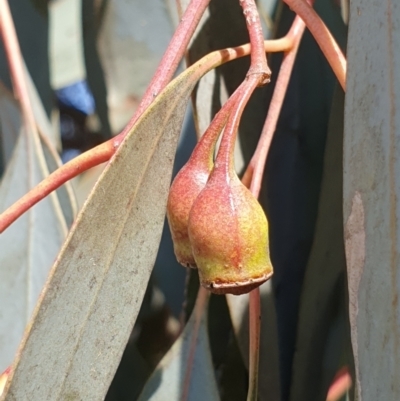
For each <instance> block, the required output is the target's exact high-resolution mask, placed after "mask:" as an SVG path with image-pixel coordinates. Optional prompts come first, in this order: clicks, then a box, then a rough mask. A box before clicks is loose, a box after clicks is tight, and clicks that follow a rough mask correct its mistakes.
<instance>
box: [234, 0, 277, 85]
mask: <svg viewBox="0 0 400 401" xmlns="http://www.w3.org/2000/svg"><path fill="white" fill-rule="evenodd" d="M239 3H240V5H241V6H242V8H243V14H244V16H245V19H246V25H247V30H248V32H249V36H250V43H251V55H250V57H251V64H250V69H249V71H248V73H247V76H249V75H257V76H258V77H259V85H265V84H267V83H269V82H270V78H271V70H270V69H269V67H268V64H267V59H266V57H265V51H264V35H263V31H262V27H261V21H260V16H259V13H258V9H257V6H256V3H255V1H254V0H239Z"/></svg>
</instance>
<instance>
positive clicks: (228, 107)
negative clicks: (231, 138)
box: [190, 86, 241, 168]
mask: <svg viewBox="0 0 400 401" xmlns="http://www.w3.org/2000/svg"><path fill="white" fill-rule="evenodd" d="M240 88H241V86H240V87H239V88H237V89H236V91H235V92H234V93H233V94H232V95H231V97H230V98H229V99H228V100H227V101H226V103H225V104H224V105H223V106H222V108H221V109H220V110H219V112H218V113H217V114H216V115H215V117H214V118H213V120H212V121H211V124H210V126H209V127H208V128H207V130H206V132H205V133H204V135H203V136H202V137H201V138H200V140H199V142H198V143H197V145H196V147H195V148H194V149H193V152H192V155H191V156H190V161H191V162H194V163H195V164H197V163H199V162H203V163H205V164H206V165H207V166H206V167H211V168H212V165H213V164H214V158H213V151H212V147H215V145H216V142H217V140H218V138H219V136H220V134H221V131H222V129H223V128H224V126H225V124H226V122H227V120H228V118H229V115H230V113H231V111H232V108H233V107H234V105H235V104H236V102H237V100H238V98H239V96H240ZM204 156H206V157H207V160H204Z"/></svg>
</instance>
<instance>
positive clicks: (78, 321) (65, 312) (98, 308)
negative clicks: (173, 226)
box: [5, 66, 204, 401]
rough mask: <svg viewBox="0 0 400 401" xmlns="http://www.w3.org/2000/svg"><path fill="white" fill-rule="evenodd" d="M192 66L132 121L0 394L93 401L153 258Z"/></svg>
mask: <svg viewBox="0 0 400 401" xmlns="http://www.w3.org/2000/svg"><path fill="white" fill-rule="evenodd" d="M203 72H204V67H203V70H202V69H201V68H199V67H198V66H196V67H194V68H192V69H191V70H188V71H186V73H184V74H181V76H179V77H178V78H177V79H176V80H175V81H173V82H172V83H171V84H170V85H169V86H168V87H167V88H166V89H165V90H164V91H163V93H162V94H160V96H159V97H158V98H157V99H156V100H155V101H154V103H153V104H152V105H151V106H150V107H149V108H148V109H147V111H146V112H145V113H144V114H143V115H142V117H141V118H140V119H139V121H138V122H137V124H136V125H135V127H134V128H133V129H132V131H131V132H130V133H129V134H128V136H127V137H126V140H125V141H124V143H123V144H121V145H120V147H119V149H118V150H117V152H116V154H115V155H114V157H113V158H112V160H111V161H110V163H109V164H108V165H107V167H106V168H105V170H104V172H103V174H102V175H101V177H100V179H99V181H98V182H97V184H96V186H95V188H94V190H93V192H92V193H91V195H90V196H89V198H88V200H87V202H86V203H85V205H84V207H83V209H82V210H81V213H80V214H79V216H78V218H77V220H76V222H75V224H74V227H73V229H72V231H71V232H70V235H69V237H68V238H67V241H66V243H65V244H64V246H63V249H62V252H61V253H60V255H59V256H58V258H57V261H56V263H55V265H54V266H53V268H52V270H51V273H50V276H49V278H48V281H47V284H46V286H45V289H44V291H43V292H42V294H41V297H40V301H39V304H38V307H37V309H36V311H35V316H34V319H33V321H32V323H31V324H30V326H29V330H28V331H27V332H26V335H25V339H24V341H23V343H22V347H21V349H20V351H19V355H18V359H17V361H16V363H15V365H14V373H13V379H12V381H11V383H10V384H8V385H7V388H6V390H5V392H6V397H5V399H6V400H14V399H23V398H24V397H25V395H26V394H29V395H30V400H31V401H35V400H38V401H39V400H40V401H42V400H45V399H49V400H65V399H68V400H69V399H79V400H102V399H104V396H105V394H106V392H107V389H108V387H109V385H110V382H111V380H112V378H113V375H114V373H115V370H116V369H117V366H118V363H119V360H120V358H121V355H122V352H123V350H124V347H125V344H126V343H127V341H128V337H129V335H130V332H131V330H132V326H133V324H134V322H135V320H136V317H137V313H138V311H139V308H140V304H141V301H142V298H143V295H144V292H145V289H146V284H147V282H148V279H149V276H150V273H151V270H152V267H153V263H154V260H155V257H156V253H157V248H158V244H159V240H160V235H161V230H162V225H163V222H164V215H165V205H166V199H167V194H168V189H169V182H170V177H171V170H172V163H173V159H174V153H175V149H176V144H177V140H178V136H179V132H180V127H181V125H182V119H183V116H184V113H185V107H186V105H187V101H188V98H189V96H190V93H191V91H192V89H193V87H194V85H195V83H196V81H197V80H198V78H199V76H200V75H201V74H202V73H203Z"/></svg>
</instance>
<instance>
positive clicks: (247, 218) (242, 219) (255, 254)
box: [188, 166, 272, 295]
mask: <svg viewBox="0 0 400 401" xmlns="http://www.w3.org/2000/svg"><path fill="white" fill-rule="evenodd" d="M188 229H189V237H190V241H191V244H192V250H193V255H194V258H195V260H196V264H197V267H198V269H199V274H200V281H201V284H202V285H203V286H204V287H207V288H208V289H210V291H212V292H214V293H217V294H226V293H231V294H236V295H239V294H243V293H247V292H249V291H251V290H252V289H254V288H256V287H258V286H259V285H260V284H262V283H263V282H265V281H266V280H267V279H268V278H269V277H270V276H271V275H272V265H271V261H270V258H269V251H268V222H267V219H266V217H265V214H264V211H263V210H262V208H261V206H260V204H259V203H258V201H257V200H256V199H255V198H254V196H253V195H252V194H251V192H250V191H249V190H248V189H247V188H246V187H245V186H244V185H243V184H242V183H241V182H240V180H239V178H238V177H237V175H236V173H235V172H234V171H232V169H231V168H230V169H229V170H227V169H226V168H225V167H224V166H223V167H222V168H218V167H216V168H215V169H214V171H213V172H212V174H211V176H210V179H209V181H208V182H207V185H206V186H205V188H204V189H203V191H201V193H200V194H199V196H198V197H197V198H196V200H195V202H194V204H193V207H192V209H191V211H190V216H189V227H188Z"/></svg>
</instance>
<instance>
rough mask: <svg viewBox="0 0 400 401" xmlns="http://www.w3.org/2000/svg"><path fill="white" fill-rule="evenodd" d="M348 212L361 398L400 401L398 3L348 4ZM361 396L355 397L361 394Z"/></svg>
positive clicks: (368, 0) (345, 195)
mask: <svg viewBox="0 0 400 401" xmlns="http://www.w3.org/2000/svg"><path fill="white" fill-rule="evenodd" d="M347 55H348V75H347V92H346V100H345V129H344V160H343V169H344V183H343V198H344V206H343V214H344V226H345V240H346V244H345V245H346V258H347V267H348V280H349V298H350V302H349V314H350V323H351V337H352V345H353V351H354V360H355V367H356V374H357V375H356V387H357V390H356V392H357V397H358V401H361V400H362V401H372V400H399V399H400V381H399V376H400V343H399V339H400V319H399V316H400V304H399V297H400V280H399V267H400V258H399V253H400V245H399V237H400V232H399V229H400V226H399V223H400V218H399V211H400V185H399V171H400V147H399V139H400V108H399V105H400V3H399V2H398V1H386V2H379V3H377V2H376V1H373V0H352V1H351V2H350V23H349V39H348V47H347ZM356 399H357V398H356Z"/></svg>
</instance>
